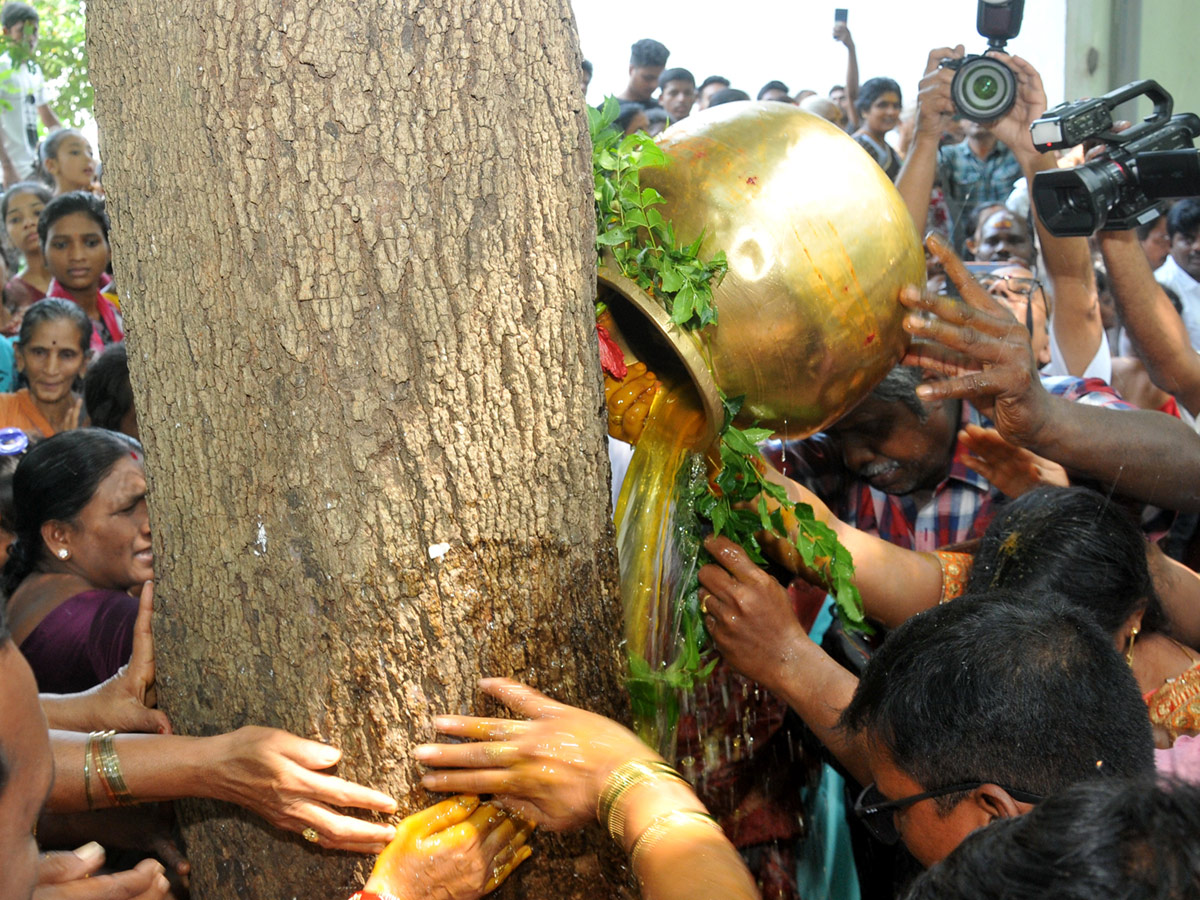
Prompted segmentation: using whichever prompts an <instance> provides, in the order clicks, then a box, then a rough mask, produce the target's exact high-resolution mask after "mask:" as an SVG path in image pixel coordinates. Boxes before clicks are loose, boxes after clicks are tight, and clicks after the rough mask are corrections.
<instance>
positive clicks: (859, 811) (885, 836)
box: [854, 781, 1042, 845]
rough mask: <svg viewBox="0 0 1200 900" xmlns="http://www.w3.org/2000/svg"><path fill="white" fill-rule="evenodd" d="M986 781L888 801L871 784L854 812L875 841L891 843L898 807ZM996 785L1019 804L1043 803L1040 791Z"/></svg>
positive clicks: (897, 836)
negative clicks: (1037, 792)
mask: <svg viewBox="0 0 1200 900" xmlns="http://www.w3.org/2000/svg"><path fill="white" fill-rule="evenodd" d="M985 784H994V782H990V781H967V782H964V783H962V784H948V785H946V786H945V787H940V788H937V789H936V790H932V791H925V792H924V793H921V794H913V795H912V796H911V797H901V798H900V799H899V800H889V799H888V798H887V797H885V796H884V795H883V794H882V793H880V791H879V788H877V787H875V785H874V784H873V783H872V784H868V785H867V786H866V787H865V788H863V789H862V793H861V794H859V795H858V799H857V800H856V801H855V802H854V814H855V815H856V816H858V817H859V818H860V819H861V820H862V823H863V824H864V825H865V826H867V830H868V831H870V832H871V834H872V835H873V836H874V837H875V839H876V840H878V841H881V842H882V843H884V844H888V845H891V844H895V843H897V842H898V841H899V840H900V832H898V831H897V830H896V819H895V813H896V812H898V811H899V810H902V809H904V808H905V807H909V806H912V805H913V804H914V803H919V802H920V801H921V800H929V799H932V798H933V797H944V796H946V795H947V794H957V793H959V792H960V791H973V790H975V788H978V787H983V786H984V785H985ZM997 787H1000V788H1003V790H1004V791H1005V792H1006V793H1007V794H1008V795H1009V796H1010V797H1012V798H1013V799H1014V800H1017V801H1019V802H1021V803H1041V802H1042V797H1041V795H1039V794H1031V793H1030V792H1029V791H1018V790H1015V789H1013V788H1008V787H1004V785H997Z"/></svg>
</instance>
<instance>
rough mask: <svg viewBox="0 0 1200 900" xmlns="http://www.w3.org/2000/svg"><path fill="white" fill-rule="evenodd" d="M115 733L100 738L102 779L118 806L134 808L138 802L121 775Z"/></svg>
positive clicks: (107, 733)
mask: <svg viewBox="0 0 1200 900" xmlns="http://www.w3.org/2000/svg"><path fill="white" fill-rule="evenodd" d="M115 736H116V732H115V731H106V732H104V734H102V735H101V736H100V766H99V772H100V777H101V779H102V780H103V781H104V783H105V785H106V786H107V787H108V789H109V793H110V795H111V796H112V798H113V800H114V801H115V802H116V804H117V806H132V805H134V804H135V803H137V801H136V800H135V799H134V798H133V794H131V793H130V792H129V788H128V787H127V786H126V784H125V777H124V776H123V775H122V774H121V761H120V759H118V758H117V749H116V747H114V746H113V738H114V737H115Z"/></svg>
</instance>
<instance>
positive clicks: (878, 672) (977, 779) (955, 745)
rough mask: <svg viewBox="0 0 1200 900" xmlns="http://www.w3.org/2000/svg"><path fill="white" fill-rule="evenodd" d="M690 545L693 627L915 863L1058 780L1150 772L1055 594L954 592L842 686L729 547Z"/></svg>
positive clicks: (1099, 650)
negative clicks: (833, 767) (785, 717)
mask: <svg viewBox="0 0 1200 900" xmlns="http://www.w3.org/2000/svg"><path fill="white" fill-rule="evenodd" d="M705 547H706V548H707V549H708V551H709V552H710V553H711V554H712V555H713V559H714V560H715V564H711V565H707V566H705V567H704V568H702V569H701V570H700V582H701V585H702V586H703V588H702V590H701V592H700V596H701V602H702V604H703V606H702V608H703V609H704V611H705V625H706V626H707V628H708V630H709V633H710V634H711V635H712V636H713V639H714V641H715V642H716V644H717V646H718V648H719V649H720V650H721V653H722V655H723V656H724V657H725V659H726V661H727V662H728V663H729V664H730V665H731V666H733V667H734V668H735V669H737V671H739V672H741V673H742V674H743V675H745V676H746V677H747V678H750V679H753V680H754V681H756V682H758V683H759V684H761V685H762V686H763V687H764V688H765V689H766V690H768V691H770V692H771V693H772V694H774V695H775V696H777V697H779V698H780V699H782V700H784V701H785V702H786V703H787V704H788V705H789V706H790V707H791V708H792V709H793V710H794V711H795V712H796V714H797V715H799V716H800V718H801V719H803V720H804V722H805V724H806V725H808V727H809V728H810V729H811V730H812V732H813V734H814V735H815V736H816V737H817V739H818V740H820V741H821V743H822V744H824V746H825V747H826V749H827V750H828V751H829V752H830V753H831V754H832V755H833V757H834V758H835V759H836V760H837V762H838V764H839V765H840V767H841V768H842V770H843V771H845V772H846V773H847V774H848V775H849V776H850V777H851V778H853V779H854V780H855V781H857V782H858V783H859V784H860V785H867V787H866V788H865V789H862V790H861V791H860V794H859V799H858V802H857V804H856V809H855V812H856V813H857V814H858V815H859V816H860V817H861V819H862V820H863V822H864V824H865V825H866V826H867V828H868V829H869V830H870V831H871V832H872V834H874V836H875V837H877V838H878V839H880V840H881V841H883V842H884V843H895V842H896V841H897V840H903V842H904V844H905V845H906V846H907V848H908V849H909V851H911V852H912V854H913V856H915V857H916V858H917V859H918V860H919V861H920V862H921V863H923V864H924V865H931V864H932V863H934V862H937V861H938V860H939V859H941V858H942V857H944V856H945V855H946V854H948V853H949V852H950V851H951V850H953V849H954V847H955V846H957V844H958V843H959V842H960V841H961V840H962V839H963V838H964V837H966V836H967V835H968V834H970V833H971V832H972V831H974V830H976V829H977V828H981V827H983V826H985V825H987V824H989V823H990V822H993V821H996V820H998V819H1003V818H1010V817H1012V816H1018V815H1021V814H1023V813H1025V812H1028V811H1029V810H1030V809H1031V808H1033V806H1034V805H1036V804H1037V803H1038V802H1039V801H1040V800H1041V798H1043V797H1047V796H1050V795H1051V794H1054V793H1057V792H1058V791H1060V790H1062V789H1063V788H1065V787H1067V786H1068V785H1070V784H1074V783H1076V782H1078V781H1084V780H1087V779H1090V778H1095V777H1105V776H1109V775H1126V776H1129V775H1139V774H1144V773H1150V772H1153V771H1154V740H1153V735H1152V733H1151V730H1150V721H1149V718H1148V717H1147V715H1146V706H1145V703H1144V702H1143V701H1142V699H1141V695H1140V693H1139V691H1138V686H1137V683H1136V682H1135V680H1134V678H1133V674H1132V672H1131V671H1130V669H1129V666H1128V665H1126V664H1125V661H1124V660H1123V659H1122V658H1121V655H1120V654H1119V653H1118V652H1117V650H1116V648H1115V646H1114V645H1113V642H1112V638H1111V637H1109V636H1107V635H1105V634H1104V633H1103V631H1102V630H1101V629H1100V627H1099V626H1098V625H1097V624H1096V623H1095V621H1094V618H1093V617H1092V616H1090V615H1089V614H1088V613H1087V612H1086V611H1084V610H1081V609H1079V608H1078V607H1075V606H1072V605H1070V604H1069V603H1068V602H1067V601H1066V600H1062V599H1060V598H1056V597H1038V598H1037V601H1036V602H1032V601H1031V600H1030V599H1029V598H1026V597H1022V596H1020V595H1018V594H1017V593H1015V592H1013V591H990V592H986V593H976V594H967V595H964V596H963V597H961V598H959V599H957V600H954V601H953V602H951V603H946V604H943V605H941V606H937V607H934V608H933V609H929V610H926V611H925V612H922V613H920V614H918V615H915V616H913V617H911V618H909V619H908V620H907V621H905V622H904V623H902V624H901V625H900V626H899V627H897V628H896V629H895V630H894V631H893V632H892V633H891V634H889V635H888V638H887V640H886V641H884V643H883V646H882V647H880V649H879V650H877V651H876V652H875V654H874V655H873V656H872V657H871V659H870V661H869V662H868V663H867V666H866V669H865V671H864V672H863V674H862V676H861V678H860V679H858V680H856V679H855V677H854V675H853V674H852V673H851V672H850V671H848V670H847V669H845V668H843V667H842V666H840V665H839V664H838V663H837V662H835V661H834V660H833V659H832V658H831V657H830V656H829V655H828V654H826V653H825V651H824V650H823V649H822V648H821V647H820V646H818V645H817V644H816V643H814V642H813V641H812V640H811V639H810V638H809V636H808V634H807V633H806V632H805V630H804V628H803V626H802V625H801V624H800V622H799V621H798V620H797V619H796V616H795V614H794V613H793V612H792V609H791V606H790V603H789V601H788V598H787V594H786V591H785V589H784V588H783V587H782V586H781V585H780V584H779V583H778V582H777V581H775V579H774V578H772V577H771V576H770V575H768V574H767V573H765V572H764V571H763V570H762V569H760V568H759V567H758V566H757V565H755V564H754V563H753V561H751V560H750V559H749V557H748V556H747V555H746V553H745V551H744V550H742V548H740V547H738V546H737V545H736V544H734V543H733V542H731V541H729V539H728V538H710V539H709V540H708V541H707V542H706V543H705ZM751 623H753V624H751ZM763 635H770V637H769V638H767V639H764V638H763V637H762V636H763ZM768 644H769V646H767V645H768Z"/></svg>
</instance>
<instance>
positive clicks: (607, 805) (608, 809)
mask: <svg viewBox="0 0 1200 900" xmlns="http://www.w3.org/2000/svg"><path fill="white" fill-rule="evenodd" d="M661 779H668V780H676V781H680V782H682V783H683V784H687V782H686V781H684V778H683V776H682V775H680V774H679V773H678V772H676V771H675V770H674V769H673V768H671V767H670V766H669V765H667V764H666V763H665V762H662V761H661V760H644V759H632V760H630V761H629V762H626V763H622V764H621V765H619V766H617V767H616V768H615V769H613V771H612V774H610V775H609V776H608V780H606V781H605V782H604V787H603V788H602V789H601V791H600V800H599V802H598V803H597V804H596V818H597V819H599V820H600V824H601V825H603V826H604V827H605V828H607V829H608V833H609V834H610V835H612V839H613V840H614V841H616V842H617V843H618V844H620V843H622V842H623V841H624V838H625V810H624V808H623V807H621V806H619V805H618V804H619V802H620V800H621V798H622V797H623V796H625V794H626V792H628V791H629V790H630V788H633V787H634V786H636V785H639V784H642V783H643V782H648V781H658V780H661Z"/></svg>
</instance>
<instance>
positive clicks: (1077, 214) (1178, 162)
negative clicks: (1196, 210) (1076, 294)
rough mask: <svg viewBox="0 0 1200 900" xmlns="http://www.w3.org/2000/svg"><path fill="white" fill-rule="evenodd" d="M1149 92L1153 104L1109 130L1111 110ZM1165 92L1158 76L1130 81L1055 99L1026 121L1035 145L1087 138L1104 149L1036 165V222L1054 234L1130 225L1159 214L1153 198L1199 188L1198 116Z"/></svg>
mask: <svg viewBox="0 0 1200 900" xmlns="http://www.w3.org/2000/svg"><path fill="white" fill-rule="evenodd" d="M1142 96H1145V97H1148V98H1149V99H1150V100H1151V102H1153V104H1154V112H1153V113H1151V114H1150V115H1149V116H1147V117H1146V118H1145V119H1144V120H1143V121H1142V122H1139V123H1138V124H1137V125H1134V126H1133V127H1132V128H1129V129H1127V130H1126V131H1121V132H1116V131H1113V130H1112V128H1113V118H1112V111H1113V110H1114V109H1115V108H1116V107H1117V106H1119V105H1120V104H1122V103H1125V102H1126V101H1128V100H1132V99H1133V98H1135V97H1142ZM1172 106H1173V101H1172V100H1171V95H1170V94H1168V93H1167V92H1166V91H1165V90H1163V88H1161V87H1160V86H1159V85H1158V83H1157V82H1155V81H1150V80H1145V81H1135V82H1133V83H1131V84H1127V85H1125V86H1124V87H1121V88H1117V89H1116V90H1115V91H1111V92H1110V93H1107V94H1105V95H1104V96H1103V97H1098V98H1095V99H1091V98H1089V99H1085V100H1075V101H1073V102H1071V101H1068V102H1066V103H1061V104H1059V105H1058V106H1056V107H1054V108H1053V109H1049V110H1047V111H1046V113H1045V115H1043V116H1042V117H1041V118H1040V119H1038V120H1037V121H1036V122H1034V123H1033V125H1031V126H1030V129H1029V132H1030V136H1031V137H1032V139H1033V143H1034V146H1036V147H1037V148H1038V149H1039V150H1041V151H1043V152H1045V151H1049V150H1065V149H1067V148H1068V147H1074V146H1076V145H1077V144H1081V143H1083V142H1084V141H1086V140H1093V139H1094V140H1098V141H1103V142H1104V143H1106V144H1107V145H1108V149H1107V152H1105V153H1104V155H1102V156H1100V157H1098V158H1096V159H1094V160H1092V161H1090V162H1087V163H1084V164H1083V165H1081V166H1076V167H1075V168H1073V169H1057V170H1052V171H1049V172H1038V173H1037V174H1036V175H1035V176H1034V178H1033V185H1032V189H1031V193H1032V196H1033V203H1034V206H1036V207H1037V212H1038V215H1039V216H1040V217H1041V220H1042V224H1044V225H1045V226H1046V228H1047V229H1049V231H1050V233H1051V234H1055V235H1058V236H1060V237H1072V236H1074V237H1081V236H1086V235H1089V234H1091V233H1092V232H1094V231H1096V230H1097V229H1101V228H1103V229H1106V230H1109V231H1119V230H1122V229H1127V228H1135V227H1137V226H1138V225H1141V224H1142V223H1144V222H1149V221H1150V220H1151V219H1153V218H1155V217H1156V216H1157V215H1158V210H1157V209H1156V207H1155V204H1156V203H1157V202H1158V201H1159V200H1165V199H1168V198H1173V197H1192V196H1196V195H1197V194H1200V155H1198V154H1197V151H1196V150H1195V149H1194V147H1193V144H1192V142H1193V141H1194V140H1195V138H1196V137H1198V136H1200V117H1198V116H1196V115H1195V114H1193V113H1180V114H1178V115H1174V116H1173V115H1171V109H1172Z"/></svg>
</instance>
